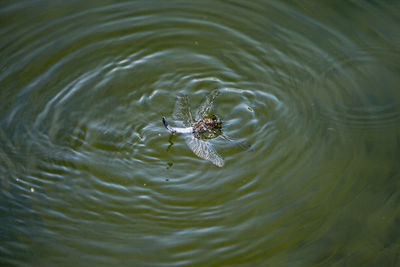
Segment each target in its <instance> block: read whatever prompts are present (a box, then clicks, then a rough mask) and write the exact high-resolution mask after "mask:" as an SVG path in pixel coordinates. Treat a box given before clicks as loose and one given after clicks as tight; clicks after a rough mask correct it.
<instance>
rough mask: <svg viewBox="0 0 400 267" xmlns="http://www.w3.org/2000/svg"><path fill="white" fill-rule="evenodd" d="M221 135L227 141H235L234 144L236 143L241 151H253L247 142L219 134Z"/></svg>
mask: <svg viewBox="0 0 400 267" xmlns="http://www.w3.org/2000/svg"><path fill="white" fill-rule="evenodd" d="M221 137H222V138H224V139H225V140H227V141H230V142H233V143H235V145H237V146H238V147H239V148H240V149H241V150H243V151H248V152H250V151H253V148H252V147H251V145H250V144H249V143H247V142H243V141H239V140H237V139H235V138H232V137H230V136H227V135H226V134H221Z"/></svg>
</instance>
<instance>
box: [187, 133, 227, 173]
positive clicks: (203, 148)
mask: <svg viewBox="0 0 400 267" xmlns="http://www.w3.org/2000/svg"><path fill="white" fill-rule="evenodd" d="M186 143H187V145H188V146H189V148H190V149H191V150H192V151H193V153H194V154H196V155H197V156H198V157H200V158H202V159H205V160H209V161H211V162H212V163H213V164H214V165H216V166H218V167H222V166H224V159H223V158H222V157H221V156H220V155H218V153H217V152H216V151H215V149H214V147H213V146H212V144H211V143H209V142H206V141H202V140H200V139H197V138H195V137H194V136H193V135H192V136H191V137H188V138H186Z"/></svg>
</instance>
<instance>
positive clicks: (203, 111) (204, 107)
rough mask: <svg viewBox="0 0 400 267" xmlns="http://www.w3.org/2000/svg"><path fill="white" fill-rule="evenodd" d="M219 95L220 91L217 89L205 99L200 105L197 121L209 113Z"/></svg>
mask: <svg viewBox="0 0 400 267" xmlns="http://www.w3.org/2000/svg"><path fill="white" fill-rule="evenodd" d="M218 95H219V91H218V90H217V89H215V90H213V91H212V92H211V93H210V94H209V95H208V96H207V97H206V99H205V100H204V102H203V103H202V104H201V105H200V107H199V110H198V111H197V117H196V121H197V120H200V119H202V118H204V117H205V116H207V115H208V113H209V112H210V111H211V109H212V108H213V105H214V101H215V99H216V98H217V96H218Z"/></svg>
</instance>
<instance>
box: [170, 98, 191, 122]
mask: <svg viewBox="0 0 400 267" xmlns="http://www.w3.org/2000/svg"><path fill="white" fill-rule="evenodd" d="M174 117H175V118H176V119H177V120H180V121H182V122H183V124H184V125H185V126H186V127H190V126H192V124H193V117H192V111H191V110H190V101H189V97H188V96H187V95H185V94H180V95H178V99H177V100H176V103H175V108H174Z"/></svg>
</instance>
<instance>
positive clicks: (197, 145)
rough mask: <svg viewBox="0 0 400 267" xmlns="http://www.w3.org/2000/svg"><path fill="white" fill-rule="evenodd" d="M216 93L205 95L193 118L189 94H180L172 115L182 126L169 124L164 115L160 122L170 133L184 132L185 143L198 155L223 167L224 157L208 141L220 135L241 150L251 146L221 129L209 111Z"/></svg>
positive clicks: (218, 120) (214, 116)
mask: <svg viewBox="0 0 400 267" xmlns="http://www.w3.org/2000/svg"><path fill="white" fill-rule="evenodd" d="M218 95H219V90H213V91H212V92H211V93H210V94H209V95H208V96H206V98H205V100H204V102H203V103H202V104H201V105H200V107H199V108H198V110H197V113H196V117H194V118H193V115H192V112H191V109H190V100H189V96H188V95H186V94H180V95H179V96H178V98H177V101H176V104H175V109H174V115H175V117H176V118H177V119H178V120H180V121H182V122H183V126H184V127H173V126H171V125H170V124H169V123H168V121H167V119H166V118H165V117H162V122H163V124H164V126H165V128H167V129H168V131H170V132H171V133H172V134H184V135H185V137H186V138H185V140H186V144H187V145H188V147H189V148H190V149H191V150H192V151H193V153H194V154H196V155H197V156H198V157H200V158H202V159H205V160H208V161H210V162H212V163H213V164H214V165H216V166H218V167H223V166H224V158H223V157H221V156H220V155H219V154H218V153H217V151H216V150H215V148H214V146H213V144H212V143H211V142H210V141H211V140H212V139H215V138H217V137H221V138H223V139H224V140H226V141H229V142H234V143H235V144H237V145H238V146H239V147H240V148H241V149H242V150H247V151H251V150H252V148H251V146H250V145H249V144H247V143H246V142H239V141H238V140H236V139H234V138H231V137H229V136H228V135H226V134H225V133H224V132H223V131H222V124H223V122H222V120H221V119H220V118H219V117H218V116H217V115H215V114H212V113H211V111H212V109H213V105H214V102H215V99H216V98H217V96H218Z"/></svg>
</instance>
